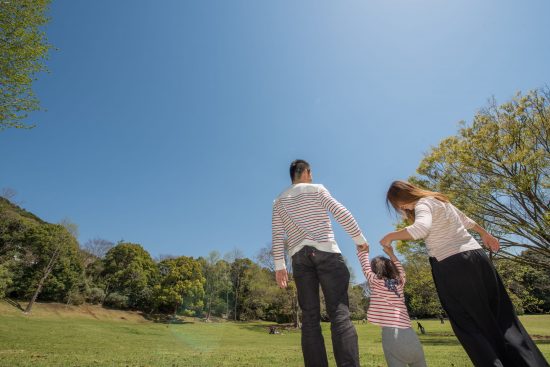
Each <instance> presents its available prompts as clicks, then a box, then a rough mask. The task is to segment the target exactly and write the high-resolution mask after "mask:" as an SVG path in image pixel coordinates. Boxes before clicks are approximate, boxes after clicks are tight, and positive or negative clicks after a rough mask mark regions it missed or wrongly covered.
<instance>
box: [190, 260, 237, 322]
mask: <svg viewBox="0 0 550 367" xmlns="http://www.w3.org/2000/svg"><path fill="white" fill-rule="evenodd" d="M198 261H199V262H200V263H201V267H202V273H203V275H204V278H205V284H204V292H205V312H206V319H207V320H209V319H210V316H211V314H212V309H213V308H214V307H216V306H217V305H219V304H220V295H221V294H222V292H223V291H224V290H225V289H227V288H228V287H230V286H231V285H230V284H228V283H229V282H228V278H227V277H226V276H225V274H226V273H227V272H228V271H229V267H228V264H227V262H225V261H223V260H221V259H220V254H219V252H217V251H212V252H210V253H209V254H208V256H207V257H206V258H205V259H204V258H199V259H198Z"/></svg>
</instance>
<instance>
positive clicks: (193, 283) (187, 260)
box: [153, 256, 205, 316]
mask: <svg viewBox="0 0 550 367" xmlns="http://www.w3.org/2000/svg"><path fill="white" fill-rule="evenodd" d="M158 267H159V272H160V275H161V280H160V284H157V285H155V286H154V290H153V302H154V304H155V308H156V309H157V310H160V311H164V310H170V311H172V312H173V313H174V316H175V315H176V314H177V313H178V311H179V310H180V308H182V306H184V305H185V306H186V310H185V311H186V314H188V315H194V313H195V312H194V311H195V309H198V308H201V307H202V299H203V297H204V288H203V286H204V282H205V279H204V277H203V275H202V271H201V265H200V262H199V261H197V260H194V259H193V258H191V257H187V256H180V257H177V258H175V259H166V260H163V261H161V262H160V263H159V264H158Z"/></svg>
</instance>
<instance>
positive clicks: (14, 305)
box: [4, 298, 25, 311]
mask: <svg viewBox="0 0 550 367" xmlns="http://www.w3.org/2000/svg"><path fill="white" fill-rule="evenodd" d="M4 301H6V303H7V304H9V305H11V306H13V307H15V308H17V309H18V310H20V311H25V310H24V309H23V307H22V306H21V304H20V303H19V302H17V301H14V300H11V299H9V298H4Z"/></svg>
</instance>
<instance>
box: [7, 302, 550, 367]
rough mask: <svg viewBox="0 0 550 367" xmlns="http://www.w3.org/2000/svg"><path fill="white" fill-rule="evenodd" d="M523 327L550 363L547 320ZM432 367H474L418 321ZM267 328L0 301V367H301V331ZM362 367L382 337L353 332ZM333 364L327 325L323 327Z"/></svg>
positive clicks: (435, 327)
mask: <svg viewBox="0 0 550 367" xmlns="http://www.w3.org/2000/svg"><path fill="white" fill-rule="evenodd" d="M521 320H522V322H523V323H524V325H525V327H526V328H527V330H528V331H529V333H530V334H531V335H533V336H535V339H536V342H537V344H538V345H539V347H540V348H541V350H542V352H543V353H544V355H545V356H546V358H547V359H550V315H540V316H538V315H537V316H524V317H521ZM421 322H422V325H423V326H424V327H425V328H426V331H427V333H426V335H421V336H420V339H421V342H422V344H423V346H424V351H425V353H426V358H427V361H428V364H429V365H430V366H471V363H470V362H469V360H468V358H467V357H466V354H465V353H464V351H463V350H462V347H461V346H460V344H459V343H458V341H457V340H456V338H455V337H454V335H453V333H452V330H451V327H450V325H449V323H448V322H445V324H443V325H442V324H440V322H439V321H438V320H422V321H421ZM269 325H272V324H271V323H265V322H246V323H234V322H211V323H205V322H202V321H200V320H197V319H186V320H182V321H181V322H179V323H173V324H162V323H154V322H151V321H148V320H145V319H144V318H143V317H142V316H141V315H139V314H138V313H134V312H123V311H115V310H108V309H104V308H101V307H98V306H79V307H74V306H65V305H60V304H36V305H35V308H34V310H33V313H32V315H23V313H22V312H21V311H20V310H18V309H17V308H16V307H14V306H13V305H10V304H8V303H6V302H4V301H0V366H10V367H12V366H170V367H172V366H300V365H302V356H301V349H300V332H299V331H282V333H281V334H276V335H270V334H269V333H268V327H269ZM356 328H357V332H358V334H359V347H360V353H361V365H362V366H385V365H386V364H385V362H384V356H383V352H382V345H381V337H380V331H379V329H378V328H377V327H375V326H373V325H369V324H356ZM323 332H324V335H325V342H326V344H327V350H328V351H329V359H330V364H331V365H332V366H334V365H335V363H334V358H333V356H332V352H331V351H332V347H331V345H330V325H329V324H328V323H327V324H323Z"/></svg>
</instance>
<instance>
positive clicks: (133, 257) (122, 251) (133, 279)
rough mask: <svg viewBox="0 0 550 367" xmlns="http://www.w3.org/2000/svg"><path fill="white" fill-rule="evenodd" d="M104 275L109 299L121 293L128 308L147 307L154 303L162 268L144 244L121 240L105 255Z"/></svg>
mask: <svg viewBox="0 0 550 367" xmlns="http://www.w3.org/2000/svg"><path fill="white" fill-rule="evenodd" d="M102 276H103V277H104V278H105V283H106V290H105V293H106V301H107V300H108V298H109V295H110V294H111V293H117V297H118V295H120V296H124V297H127V301H128V302H127V307H129V308H133V309H144V308H146V306H147V305H149V304H150V302H151V296H152V290H153V289H152V288H153V286H154V285H155V284H156V281H157V278H158V269H157V266H156V264H155V263H154V261H153V259H151V255H149V253H148V252H147V251H145V250H144V249H143V247H141V245H138V244H134V243H125V242H121V243H119V244H117V245H116V246H115V247H113V248H112V249H110V250H109V251H108V252H107V254H106V255H105V259H104V260H103V273H102ZM117 303H118V304H120V302H118V301H117Z"/></svg>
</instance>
